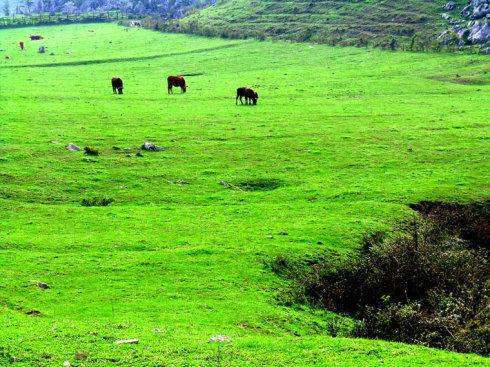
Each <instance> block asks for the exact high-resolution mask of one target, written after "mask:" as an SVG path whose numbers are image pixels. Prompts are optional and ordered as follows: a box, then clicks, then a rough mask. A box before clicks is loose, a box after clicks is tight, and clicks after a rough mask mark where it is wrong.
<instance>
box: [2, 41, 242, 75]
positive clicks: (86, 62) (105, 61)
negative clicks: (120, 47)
mask: <svg viewBox="0 0 490 367" xmlns="http://www.w3.org/2000/svg"><path fill="white" fill-rule="evenodd" d="M238 45H239V43H233V44H230V45H222V46H216V47H208V48H202V49H198V50H191V51H184V52H174V53H168V54H159V55H150V56H140V57H119V58H111V59H99V60H82V61H67V62H53V63H43V64H32V65H8V66H2V67H1V69H15V68H52V67H59V66H82V65H98V64H110V63H119V62H131V61H145V60H154V59H160V58H165V57H173V56H180V55H190V54H197V53H203V52H210V51H217V50H223V49H227V48H232V47H236V46H238ZM187 75H192V74H187ZM198 75H199V74H198Z"/></svg>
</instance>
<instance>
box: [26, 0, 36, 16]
mask: <svg viewBox="0 0 490 367" xmlns="http://www.w3.org/2000/svg"><path fill="white" fill-rule="evenodd" d="M24 4H25V7H26V9H27V14H31V13H32V6H33V5H34V1H33V0H24Z"/></svg>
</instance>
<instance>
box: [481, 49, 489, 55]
mask: <svg viewBox="0 0 490 367" xmlns="http://www.w3.org/2000/svg"><path fill="white" fill-rule="evenodd" d="M480 53H481V54H482V55H490V47H487V48H484V49H482V50H480Z"/></svg>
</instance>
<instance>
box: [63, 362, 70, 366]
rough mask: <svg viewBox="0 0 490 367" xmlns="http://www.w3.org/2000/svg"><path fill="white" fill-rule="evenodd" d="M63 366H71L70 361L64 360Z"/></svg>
mask: <svg viewBox="0 0 490 367" xmlns="http://www.w3.org/2000/svg"><path fill="white" fill-rule="evenodd" d="M63 367H71V363H70V361H64V362H63Z"/></svg>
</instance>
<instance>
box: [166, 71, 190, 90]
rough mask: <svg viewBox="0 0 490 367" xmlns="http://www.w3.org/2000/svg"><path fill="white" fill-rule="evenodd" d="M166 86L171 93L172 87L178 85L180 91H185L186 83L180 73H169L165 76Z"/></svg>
mask: <svg viewBox="0 0 490 367" xmlns="http://www.w3.org/2000/svg"><path fill="white" fill-rule="evenodd" d="M167 86H168V87H167V90H168V94H171V93H173V90H172V87H180V90H181V91H182V93H185V92H186V91H187V84H186V83H185V79H184V77H183V76H182V75H178V76H172V75H170V76H169V77H168V78H167Z"/></svg>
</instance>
